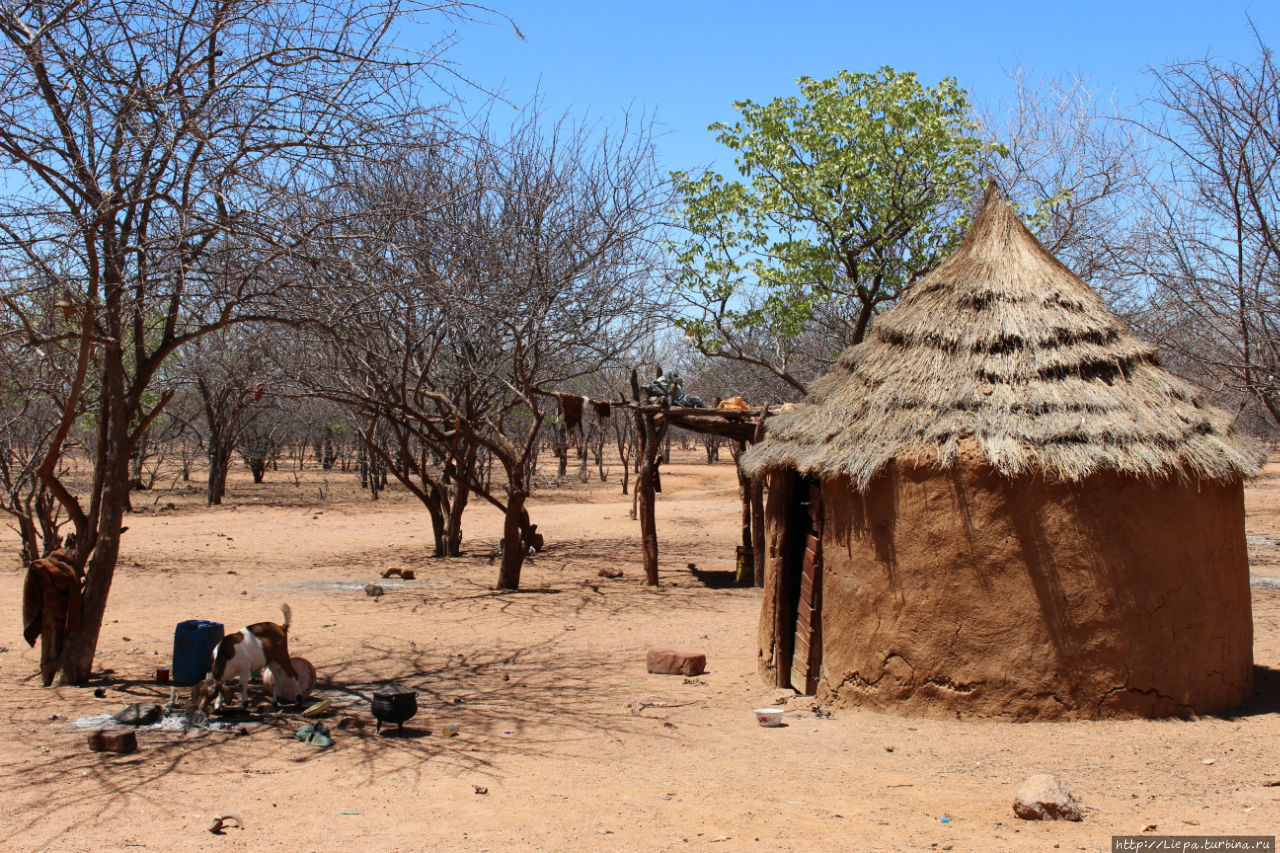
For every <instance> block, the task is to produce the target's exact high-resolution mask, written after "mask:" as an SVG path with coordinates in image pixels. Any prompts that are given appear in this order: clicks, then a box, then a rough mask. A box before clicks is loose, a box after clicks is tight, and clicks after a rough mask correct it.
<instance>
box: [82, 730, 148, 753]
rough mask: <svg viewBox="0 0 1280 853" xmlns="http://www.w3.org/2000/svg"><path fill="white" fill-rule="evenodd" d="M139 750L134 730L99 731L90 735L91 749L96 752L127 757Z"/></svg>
mask: <svg viewBox="0 0 1280 853" xmlns="http://www.w3.org/2000/svg"><path fill="white" fill-rule="evenodd" d="M137 748H138V736H137V735H135V734H134V733H133V730H132V729H125V728H115V729H98V730H97V731H95V732H90V733H89V749H91V750H93V751H94V752H118V753H120V754H121V755H127V754H128V753H130V752H134V751H135V750H137Z"/></svg>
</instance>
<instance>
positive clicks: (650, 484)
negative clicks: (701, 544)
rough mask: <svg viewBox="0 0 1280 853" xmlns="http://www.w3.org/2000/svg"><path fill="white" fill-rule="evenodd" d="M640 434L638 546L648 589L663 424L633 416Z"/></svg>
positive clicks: (653, 566) (652, 576)
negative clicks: (642, 552) (642, 557)
mask: <svg viewBox="0 0 1280 853" xmlns="http://www.w3.org/2000/svg"><path fill="white" fill-rule="evenodd" d="M636 420H637V424H636V428H637V431H638V432H639V442H640V449H639V458H640V473H639V475H638V476H637V477H636V497H637V499H638V501H639V504H640V544H641V547H642V548H643V551H644V577H645V583H646V584H647V585H648V586H657V585H658V525H657V516H656V514H655V508H654V501H655V495H656V493H657V480H658V454H659V453H660V452H661V448H662V439H663V434H664V433H665V432H666V423H665V422H663V423H659V416H657V415H653V414H642V413H640V412H637V413H636Z"/></svg>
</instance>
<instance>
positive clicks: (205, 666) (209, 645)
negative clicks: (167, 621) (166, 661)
mask: <svg viewBox="0 0 1280 853" xmlns="http://www.w3.org/2000/svg"><path fill="white" fill-rule="evenodd" d="M222 635H223V631H222V623H221V622H208V621H206V620H204V619H188V620H187V621H185V622H179V623H178V627H177V628H176V629H174V632H173V680H174V681H176V682H177V683H178V684H195V683H196V682H197V681H201V680H202V679H203V678H204V677H205V676H206V675H208V674H209V667H210V666H211V665H212V663H213V650H214V649H216V648H217V647H218V643H220V642H222Z"/></svg>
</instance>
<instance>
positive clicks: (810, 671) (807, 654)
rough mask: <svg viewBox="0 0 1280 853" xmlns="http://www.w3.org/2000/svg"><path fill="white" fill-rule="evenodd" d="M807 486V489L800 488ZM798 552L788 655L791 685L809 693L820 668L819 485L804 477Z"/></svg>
mask: <svg viewBox="0 0 1280 853" xmlns="http://www.w3.org/2000/svg"><path fill="white" fill-rule="evenodd" d="M804 486H807V487H808V488H804ZM800 504H801V509H802V510H803V513H802V514H801V516H800V517H801V522H802V523H801V525H800V531H799V532H800V533H801V534H802V535H801V536H800V537H799V538H800V543H798V544H800V545H801V549H802V550H801V553H800V555H799V559H798V560H797V561H796V562H797V563H798V565H796V566H795V571H796V573H798V574H799V589H798V590H797V596H796V637H795V645H794V646H793V652H792V656H791V686H792V687H793V688H795V689H796V690H797V691H798V692H800V693H804V694H812V693H813V692H814V691H815V690H816V689H817V686H818V672H819V670H820V669H821V667H822V486H821V485H820V484H819V482H818V481H817V480H816V479H812V478H805V480H804V483H803V484H802V488H801V489H800Z"/></svg>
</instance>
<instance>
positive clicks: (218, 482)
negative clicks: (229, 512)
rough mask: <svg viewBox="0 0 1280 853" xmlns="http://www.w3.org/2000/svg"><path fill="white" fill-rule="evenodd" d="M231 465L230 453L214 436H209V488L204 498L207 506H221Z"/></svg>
mask: <svg viewBox="0 0 1280 853" xmlns="http://www.w3.org/2000/svg"><path fill="white" fill-rule="evenodd" d="M230 467H231V454H230V452H229V451H228V449H227V448H226V447H224V446H223V442H222V440H221V439H220V438H218V437H216V436H210V438H209V488H208V492H207V494H206V500H207V501H208V505H209V506H222V498H223V496H224V495H226V493H227V471H228V469H229V468H230Z"/></svg>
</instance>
